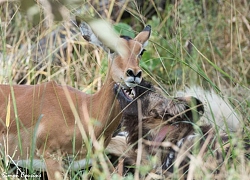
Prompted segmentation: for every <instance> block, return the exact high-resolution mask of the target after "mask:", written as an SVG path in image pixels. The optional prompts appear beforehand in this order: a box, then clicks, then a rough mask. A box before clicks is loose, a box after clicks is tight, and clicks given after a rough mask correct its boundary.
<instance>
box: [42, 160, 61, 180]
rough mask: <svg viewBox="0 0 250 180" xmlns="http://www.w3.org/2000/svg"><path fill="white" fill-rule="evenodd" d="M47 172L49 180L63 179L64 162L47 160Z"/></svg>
mask: <svg viewBox="0 0 250 180" xmlns="http://www.w3.org/2000/svg"><path fill="white" fill-rule="evenodd" d="M45 164H46V171H47V175H48V179H49V180H58V179H63V167H62V160H61V158H60V160H58V159H53V158H51V157H50V158H46V159H45Z"/></svg>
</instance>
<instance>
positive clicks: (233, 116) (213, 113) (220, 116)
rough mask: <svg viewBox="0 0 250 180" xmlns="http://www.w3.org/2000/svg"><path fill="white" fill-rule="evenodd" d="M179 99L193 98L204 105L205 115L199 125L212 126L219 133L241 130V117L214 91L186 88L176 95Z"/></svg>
mask: <svg viewBox="0 0 250 180" xmlns="http://www.w3.org/2000/svg"><path fill="white" fill-rule="evenodd" d="M176 96H178V97H186V96H193V97H196V98H197V99H199V100H200V101H201V102H202V103H203V105H204V111H205V112H204V114H203V116H202V117H201V118H200V120H199V122H198V124H200V125H212V126H213V127H215V128H218V130H219V132H236V131H238V130H239V129H240V121H241V119H242V117H241V115H240V114H238V113H237V112H236V111H235V110H234V109H233V107H232V106H231V105H230V103H229V101H228V100H227V99H224V98H222V96H220V95H218V94H216V93H215V92H214V91H213V90H209V91H207V90H204V89H203V88H202V87H198V86H192V87H189V88H188V87H186V88H185V89H184V90H183V91H178V92H177V93H176Z"/></svg>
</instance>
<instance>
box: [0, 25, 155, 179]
mask: <svg viewBox="0 0 250 180" xmlns="http://www.w3.org/2000/svg"><path fill="white" fill-rule="evenodd" d="M83 31H84V29H83ZM87 32H92V31H87ZM88 35H91V34H88ZM149 35H150V28H149V26H147V31H145V30H144V31H142V32H141V33H139V34H138V36H137V37H136V38H135V39H130V40H124V39H123V38H120V40H119V41H120V42H123V43H121V44H120V45H121V46H122V45H124V49H126V54H123V55H124V56H120V55H119V54H117V53H115V54H113V59H111V60H110V63H109V72H108V73H107V77H106V81H105V83H104V85H103V86H102V88H101V90H100V91H98V92H97V93H95V94H93V95H89V94H85V93H83V92H81V91H79V90H77V89H74V88H72V87H69V86H61V85H58V84H57V83H55V82H48V83H43V84H40V85H34V86H32V85H23V86H21V85H13V86H11V85H0V109H1V111H0V132H1V135H0V136H1V138H0V143H1V144H2V145H3V147H4V152H6V156H7V155H9V156H10V157H12V158H13V159H14V160H22V159H23V160H29V158H30V156H32V155H33V154H34V160H36V159H38V160H39V159H43V160H44V161H45V164H46V171H47V173H48V176H49V179H50V180H52V179H55V173H56V172H59V173H60V174H61V173H62V172H63V171H64V170H63V161H62V159H63V158H65V157H67V156H69V157H70V158H74V159H76V160H81V159H84V158H85V156H86V154H87V151H88V149H87V148H86V139H83V138H84V134H86V136H87V137H86V138H93V139H92V141H94V140H95V138H96V139H99V138H100V137H101V136H104V139H105V142H104V145H105V146H107V145H108V143H109V141H110V139H111V137H112V133H113V131H114V130H115V129H116V128H117V126H118V125H119V123H120V119H121V114H120V107H119V104H118V102H117V101H116V97H115V95H114V93H113V91H112V90H113V86H114V85H115V84H116V83H119V84H121V85H123V86H125V87H126V88H129V87H128V85H127V84H129V83H140V81H141V76H137V77H136V78H134V79H136V80H137V81H135V82H134V80H133V81H132V82H131V80H130V79H131V77H129V76H128V75H127V73H126V72H127V70H128V69H129V70H131V71H133V73H134V74H135V75H136V74H137V73H138V72H140V71H141V70H140V68H139V58H140V56H139V54H140V53H141V51H142V49H143V43H145V42H146V41H147V40H148V38H149ZM9 96H10V119H9V120H10V125H9V127H6V122H5V119H6V117H8V116H7V113H8V108H7V104H8V97H9ZM15 106H16V110H17V112H15V110H14V107H15ZM90 120H92V121H93V120H94V121H98V123H95V124H94V125H93V131H94V132H93V134H91V132H90V130H91V128H90V127H92V123H91V121H90ZM81 127H82V129H81ZM19 137H20V138H19ZM32 142H34V143H33V144H32ZM73 143H75V144H74V145H73ZM31 145H33V146H34V147H32V146H31ZM73 147H75V148H73ZM33 148H34V151H33V152H32V149H33Z"/></svg>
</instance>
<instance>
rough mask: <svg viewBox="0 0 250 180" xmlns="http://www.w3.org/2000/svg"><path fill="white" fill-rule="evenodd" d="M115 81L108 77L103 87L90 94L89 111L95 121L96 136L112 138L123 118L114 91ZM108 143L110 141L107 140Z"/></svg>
mask: <svg viewBox="0 0 250 180" xmlns="http://www.w3.org/2000/svg"><path fill="white" fill-rule="evenodd" d="M114 85H115V82H114V81H113V80H112V79H110V78H108V79H107V80H106V81H105V83H104V85H103V86H102V88H101V89H100V90H99V91H98V92H97V93H95V94H93V95H91V96H89V99H88V101H87V102H88V105H87V106H88V107H87V108H88V112H89V115H90V118H91V122H93V123H94V130H95V135H96V138H98V137H100V136H101V135H104V136H105V139H107V138H111V137H108V136H112V134H113V132H114V131H115V130H116V128H117V127H118V125H119V123H120V120H121V109H120V106H119V104H118V101H117V100H116V96H115V93H114V90H113V88H114ZM107 143H108V142H107ZM105 144H106V143H105Z"/></svg>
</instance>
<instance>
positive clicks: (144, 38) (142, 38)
mask: <svg viewBox="0 0 250 180" xmlns="http://www.w3.org/2000/svg"><path fill="white" fill-rule="evenodd" d="M150 34H151V26H150V25H147V26H146V27H145V28H144V29H143V30H142V31H141V32H140V33H139V34H138V35H137V36H136V37H135V38H134V40H135V41H138V42H140V43H141V44H142V47H143V48H144V47H146V46H147V45H148V40H149V37H150Z"/></svg>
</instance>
